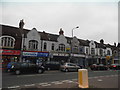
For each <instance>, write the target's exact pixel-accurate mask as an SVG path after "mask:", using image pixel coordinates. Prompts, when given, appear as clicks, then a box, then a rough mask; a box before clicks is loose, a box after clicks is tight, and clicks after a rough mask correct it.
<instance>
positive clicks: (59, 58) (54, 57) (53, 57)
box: [50, 52, 69, 63]
mask: <svg viewBox="0 0 120 90" xmlns="http://www.w3.org/2000/svg"><path fill="white" fill-rule="evenodd" d="M68 59H69V54H67V53H57V52H56V53H50V61H56V62H60V63H65V62H67V61H68Z"/></svg>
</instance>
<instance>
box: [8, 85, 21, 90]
mask: <svg viewBox="0 0 120 90" xmlns="http://www.w3.org/2000/svg"><path fill="white" fill-rule="evenodd" d="M19 87H20V86H11V87H8V88H9V89H10V88H19Z"/></svg>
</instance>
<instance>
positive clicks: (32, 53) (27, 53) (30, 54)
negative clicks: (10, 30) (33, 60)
mask: <svg viewBox="0 0 120 90" xmlns="http://www.w3.org/2000/svg"><path fill="white" fill-rule="evenodd" d="M23 56H37V52H23Z"/></svg>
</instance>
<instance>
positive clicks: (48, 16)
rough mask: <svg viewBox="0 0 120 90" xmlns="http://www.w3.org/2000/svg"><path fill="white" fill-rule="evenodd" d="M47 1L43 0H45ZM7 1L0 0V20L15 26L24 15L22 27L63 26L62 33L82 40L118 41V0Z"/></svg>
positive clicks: (55, 30)
mask: <svg viewBox="0 0 120 90" xmlns="http://www.w3.org/2000/svg"><path fill="white" fill-rule="evenodd" d="M45 1H46V0H45ZM105 1H106V0H104V2H103V1H102V2H98V1H97V0H96V1H95V0H94V1H93V2H87V1H86V2H83V1H82V0H81V2H77V1H75V0H74V1H72V2H69V1H67V2H55V1H51V2H50V1H49V2H47V1H46V2H38V1H35V0H34V1H30V2H28V1H27V2H24V1H23V2H22V1H21V2H17V0H16V1H15V0H13V1H11V2H8V0H4V1H3V2H1V4H0V10H2V13H0V15H1V16H2V21H0V23H1V24H4V25H10V26H15V27H18V23H19V21H20V20H21V19H24V22H25V26H24V28H25V29H30V30H31V29H32V28H36V29H37V30H38V31H46V32H48V33H53V34H58V32H59V29H60V28H62V29H63V30H64V35H65V36H68V37H71V36H72V29H73V28H74V27H76V26H79V28H78V29H74V36H76V37H77V38H80V39H84V40H87V39H88V40H94V41H97V42H99V41H100V39H104V41H105V43H106V44H108V43H110V44H113V43H114V42H118V2H117V1H115V0H113V2H108V1H106V2H105Z"/></svg>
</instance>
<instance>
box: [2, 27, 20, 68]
mask: <svg viewBox="0 0 120 90" xmlns="http://www.w3.org/2000/svg"><path fill="white" fill-rule="evenodd" d="M0 28H1V29H0V32H2V35H1V36H0V54H1V55H2V63H3V68H5V67H6V65H7V64H8V63H9V62H11V61H19V60H20V55H21V43H22V37H21V32H20V30H19V29H18V28H16V27H10V26H6V25H0Z"/></svg>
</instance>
